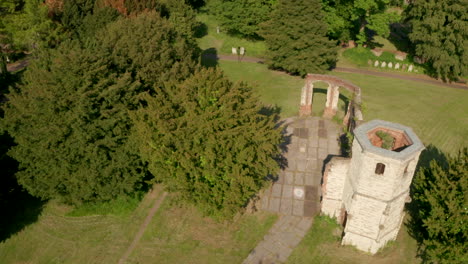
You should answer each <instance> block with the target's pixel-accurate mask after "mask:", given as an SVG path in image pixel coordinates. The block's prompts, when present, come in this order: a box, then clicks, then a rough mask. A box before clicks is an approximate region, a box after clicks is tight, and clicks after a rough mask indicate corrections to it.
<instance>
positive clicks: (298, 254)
mask: <svg viewBox="0 0 468 264" xmlns="http://www.w3.org/2000/svg"><path fill="white" fill-rule="evenodd" d="M341 232H342V228H341V227H340V226H339V225H338V224H337V223H336V222H335V221H334V220H333V219H330V218H328V217H324V216H317V217H315V219H314V224H313V225H312V227H311V229H310V230H309V231H308V233H307V234H306V236H305V237H304V239H303V240H302V241H301V243H300V244H299V245H298V246H297V247H296V248H295V249H294V251H293V252H292V254H291V256H290V257H289V259H288V261H287V264H309V263H314V264H325V263H327V264H344V263H346V264H416V263H420V259H419V258H418V257H417V256H416V250H417V244H416V241H415V240H414V239H412V238H411V237H410V236H409V235H408V232H407V231H406V228H405V226H404V225H403V226H402V228H401V229H400V233H399V234H398V237H397V239H396V241H394V242H391V243H389V244H388V245H387V246H385V247H384V248H383V249H382V250H381V251H379V252H377V254H375V255H373V256H372V255H370V254H367V253H363V252H361V251H358V250H357V249H355V248H354V247H351V246H341V244H340V241H341Z"/></svg>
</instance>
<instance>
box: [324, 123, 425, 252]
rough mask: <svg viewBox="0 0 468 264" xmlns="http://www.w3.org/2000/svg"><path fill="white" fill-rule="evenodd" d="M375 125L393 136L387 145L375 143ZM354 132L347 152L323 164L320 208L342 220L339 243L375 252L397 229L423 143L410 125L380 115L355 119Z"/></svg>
mask: <svg viewBox="0 0 468 264" xmlns="http://www.w3.org/2000/svg"><path fill="white" fill-rule="evenodd" d="M377 131H384V132H386V133H388V134H390V135H391V136H392V137H393V138H394V142H393V147H392V149H391V150H387V149H383V148H381V147H380V145H381V144H382V142H381V141H379V140H378V139H376V138H375V137H376V136H375V133H376V132H377ZM354 135H355V138H354V142H353V149H352V155H353V156H352V158H342V157H334V158H332V159H331V160H330V162H329V163H328V164H327V165H326V168H325V171H324V175H323V184H322V205H321V210H322V213H323V214H326V215H329V216H331V217H336V218H337V219H338V220H339V222H341V223H342V224H343V225H344V237H343V240H342V244H343V245H354V246H356V247H357V248H358V249H360V250H364V251H367V252H370V253H372V254H374V253H376V252H377V251H378V250H379V249H380V248H381V247H383V246H384V245H385V244H386V243H387V242H388V241H389V240H394V239H395V238H396V236H397V234H398V231H399V229H400V225H401V222H402V220H403V217H404V213H403V207H404V204H405V202H407V201H409V187H410V184H411V180H412V178H413V175H414V170H415V168H416V164H417V163H418V159H419V155H420V153H421V151H422V150H423V149H424V146H423V144H422V143H421V141H420V140H419V138H418V137H417V136H416V135H415V134H414V132H413V131H412V130H411V128H409V127H405V126H402V125H399V124H395V123H391V122H386V121H381V120H373V121H370V122H368V123H365V124H363V125H360V126H359V127H357V128H356V129H355V130H354Z"/></svg>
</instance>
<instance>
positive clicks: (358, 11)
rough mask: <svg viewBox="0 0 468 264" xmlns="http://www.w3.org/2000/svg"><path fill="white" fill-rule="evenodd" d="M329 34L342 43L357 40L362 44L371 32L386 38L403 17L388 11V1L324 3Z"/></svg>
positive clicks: (334, 1) (324, 1) (344, 0)
mask: <svg viewBox="0 0 468 264" xmlns="http://www.w3.org/2000/svg"><path fill="white" fill-rule="evenodd" d="M322 5H323V9H324V12H325V13H326V16H325V20H326V22H327V24H328V25H329V28H328V30H329V35H330V36H331V37H333V38H334V39H338V40H340V41H347V40H350V39H354V40H357V42H358V43H359V44H364V43H366V42H367V41H369V39H368V37H369V36H371V35H372V34H368V33H369V32H367V31H368V30H372V31H373V32H375V33H376V34H378V35H380V36H383V37H387V36H388V34H389V33H390V24H391V23H394V22H397V21H398V20H399V19H400V16H399V15H398V14H397V13H395V12H388V11H387V8H388V6H389V0H322Z"/></svg>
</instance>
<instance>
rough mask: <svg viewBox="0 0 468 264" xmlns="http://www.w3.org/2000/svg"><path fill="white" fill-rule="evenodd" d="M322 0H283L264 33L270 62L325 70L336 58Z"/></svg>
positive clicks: (289, 68) (300, 71)
mask: <svg viewBox="0 0 468 264" xmlns="http://www.w3.org/2000/svg"><path fill="white" fill-rule="evenodd" d="M326 35H327V26H326V24H325V22H324V18H323V13H322V11H321V3H320V1H319V0H312V1H307V0H279V2H278V4H277V7H276V10H275V11H274V12H273V14H272V17H271V20H270V21H268V22H267V23H266V24H265V25H264V29H263V31H262V36H263V37H264V38H265V40H266V44H267V47H268V54H267V56H268V58H269V61H268V63H269V65H270V66H271V67H272V68H275V69H284V70H286V71H288V72H290V73H293V74H299V75H302V76H304V75H306V74H307V73H313V72H323V71H324V70H326V69H328V68H330V67H331V66H333V65H334V63H335V62H336V56H337V54H336V47H335V43H334V42H333V41H330V40H329V39H328V37H327V36H326Z"/></svg>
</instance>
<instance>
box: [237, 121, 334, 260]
mask: <svg viewBox="0 0 468 264" xmlns="http://www.w3.org/2000/svg"><path fill="white" fill-rule="evenodd" d="M286 131H287V133H288V134H289V135H291V140H290V142H289V144H288V145H287V146H286V149H287V152H286V153H284V157H285V158H286V159H287V166H286V168H285V169H284V170H283V171H281V172H280V173H279V175H278V180H277V181H276V182H274V184H273V185H272V186H271V187H270V188H269V189H267V190H266V191H265V192H264V195H263V197H262V199H261V207H262V209H263V210H267V211H272V212H276V213H278V214H280V218H279V219H278V221H277V222H276V223H275V224H274V225H273V227H272V228H271V229H270V230H269V232H268V234H266V235H265V237H264V238H263V240H262V241H261V242H260V243H259V244H258V245H257V247H256V248H255V249H254V250H252V252H251V253H250V254H249V256H248V257H247V258H246V259H245V260H244V262H243V263H244V264H260V263H262V264H269V263H281V262H285V261H286V260H287V259H288V257H289V255H290V254H291V252H292V250H293V249H294V247H296V246H297V245H298V244H299V242H300V241H301V240H302V238H303V237H304V235H305V234H306V233H307V231H308V230H309V228H310V227H311V225H312V220H313V217H314V216H315V215H317V214H318V213H319V210H320V195H321V193H320V192H321V188H320V183H321V180H322V169H323V167H324V160H326V159H327V157H328V155H330V154H332V155H339V154H340V148H339V145H338V141H337V138H338V131H339V126H338V125H337V124H335V123H333V122H331V121H330V120H324V119H321V118H318V117H308V118H297V119H295V120H294V122H292V123H291V124H289V126H288V127H287V128H286Z"/></svg>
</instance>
